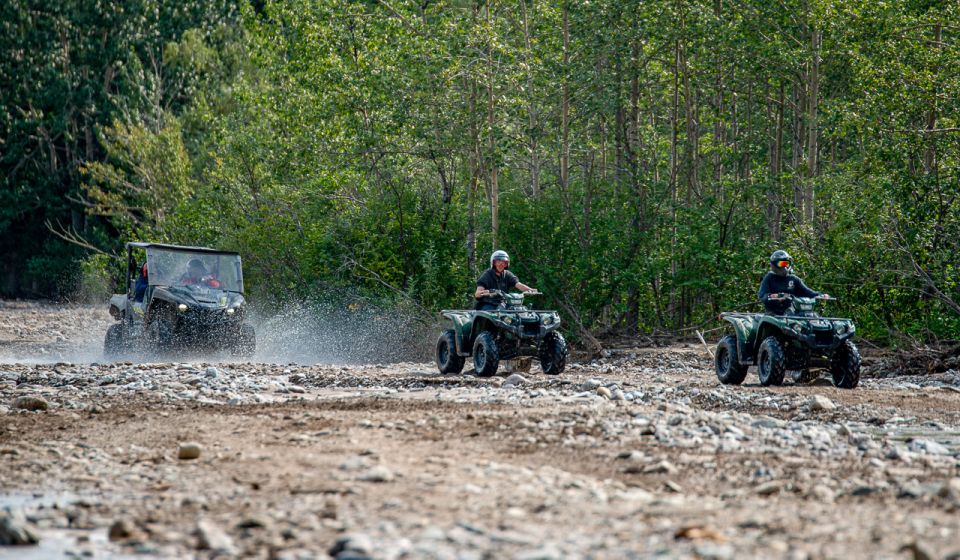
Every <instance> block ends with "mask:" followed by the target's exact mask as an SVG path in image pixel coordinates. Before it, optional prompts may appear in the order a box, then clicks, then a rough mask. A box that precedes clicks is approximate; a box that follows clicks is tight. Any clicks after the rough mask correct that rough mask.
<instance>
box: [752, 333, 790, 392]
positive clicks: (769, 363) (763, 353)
mask: <svg viewBox="0 0 960 560" xmlns="http://www.w3.org/2000/svg"><path fill="white" fill-rule="evenodd" d="M786 371H787V368H786V359H785V357H784V355H783V347H782V346H781V345H780V341H779V340H777V337H775V336H768V337H767V338H765V339H763V342H762V343H761V344H760V352H759V353H758V354H757V373H759V374H760V384H761V385H763V386H764V387H768V386H770V385H783V375H784V373H786Z"/></svg>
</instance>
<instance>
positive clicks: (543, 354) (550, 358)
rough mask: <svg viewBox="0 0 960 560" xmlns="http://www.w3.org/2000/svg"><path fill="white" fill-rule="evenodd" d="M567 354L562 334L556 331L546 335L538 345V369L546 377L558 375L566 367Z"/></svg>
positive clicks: (565, 342)
mask: <svg viewBox="0 0 960 560" xmlns="http://www.w3.org/2000/svg"><path fill="white" fill-rule="evenodd" d="M568 352H569V351H568V350H567V341H566V340H564V338H563V335H562V334H560V333H558V332H556V331H554V332H551V333H549V334H547V336H545V337H544V339H543V342H541V343H540V356H539V358H540V369H542V370H543V373H545V374H547V375H560V374H561V373H563V368H565V367H567V354H568Z"/></svg>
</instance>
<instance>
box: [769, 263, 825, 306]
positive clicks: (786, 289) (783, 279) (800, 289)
mask: <svg viewBox="0 0 960 560" xmlns="http://www.w3.org/2000/svg"><path fill="white" fill-rule="evenodd" d="M770 294H790V295H794V296H799V297H817V296H819V295H820V292H815V291H813V290H811V289H810V288H808V287H807V286H806V284H804V283H803V280H801V279H799V278H797V277H796V276H794V275H793V274H788V275H786V276H779V275H777V274H775V273H774V272H772V271H771V272H768V273H767V274H766V276H764V277H763V282H760V292H759V293H758V294H757V295H758V296H759V297H760V301H762V302H763V306H764V307H766V309H767V312H768V313H773V314H775V315H783V314H784V313H785V312H786V311H787V308H788V307H790V302H789V301H767V296H768V295H770Z"/></svg>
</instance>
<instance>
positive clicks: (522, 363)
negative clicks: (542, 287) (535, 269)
mask: <svg viewBox="0 0 960 560" xmlns="http://www.w3.org/2000/svg"><path fill="white" fill-rule="evenodd" d="M531 295H539V292H527V293H526V294H523V293H504V292H501V291H499V290H492V291H490V292H489V297H491V298H493V299H494V300H495V301H499V306H498V307H497V309H492V310H486V311H473V310H471V311H460V310H456V311H452V310H447V309H445V310H443V311H441V313H443V315H444V316H445V317H447V318H448V319H450V320H451V321H452V322H453V328H452V329H448V330H445V331H443V333H441V334H440V338H439V339H438V340H437V352H436V360H437V367H438V368H439V369H440V373H443V374H457V373H460V372H461V371H462V370H463V364H464V362H465V361H466V358H468V357H470V356H473V367H474V370H476V372H477V375H478V376H480V377H490V376H492V375H494V374H495V373H497V368H498V367H499V366H500V362H501V361H507V360H509V361H510V362H513V363H510V362H508V364H509V365H510V366H511V368H512V367H513V366H514V365H515V364H518V365H517V366H516V369H517V370H523V371H525V370H528V369H529V367H530V361H531V360H532V359H533V358H534V357H535V358H537V359H538V360H539V361H540V368H541V369H542V370H543V372H544V373H546V374H547V375H559V374H560V373H561V372H563V368H564V367H566V365H567V355H568V353H569V351H568V350H567V341H566V340H564V338H563V335H561V334H560V332H559V331H558V330H557V329H558V327H559V326H560V316H559V315H558V314H557V312H556V311H535V310H531V309H527V308H526V307H525V306H524V305H523V298H524V296H531ZM505 365H507V364H505Z"/></svg>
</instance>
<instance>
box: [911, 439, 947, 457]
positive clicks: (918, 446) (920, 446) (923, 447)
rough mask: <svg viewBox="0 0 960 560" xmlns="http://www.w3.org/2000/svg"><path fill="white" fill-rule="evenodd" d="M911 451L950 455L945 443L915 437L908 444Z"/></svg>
mask: <svg viewBox="0 0 960 560" xmlns="http://www.w3.org/2000/svg"><path fill="white" fill-rule="evenodd" d="M907 447H908V448H909V449H910V451H913V452H914V453H928V454H930V455H949V454H950V450H949V449H947V447H946V446H945V445H942V444H939V443H937V442H935V441H933V440H932V439H923V438H915V439H912V440H910V443H908V444H907Z"/></svg>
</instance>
